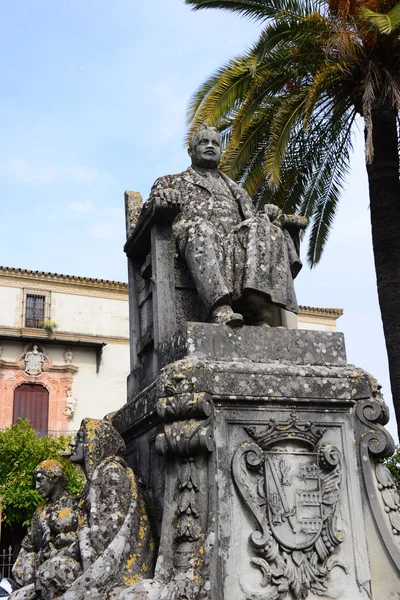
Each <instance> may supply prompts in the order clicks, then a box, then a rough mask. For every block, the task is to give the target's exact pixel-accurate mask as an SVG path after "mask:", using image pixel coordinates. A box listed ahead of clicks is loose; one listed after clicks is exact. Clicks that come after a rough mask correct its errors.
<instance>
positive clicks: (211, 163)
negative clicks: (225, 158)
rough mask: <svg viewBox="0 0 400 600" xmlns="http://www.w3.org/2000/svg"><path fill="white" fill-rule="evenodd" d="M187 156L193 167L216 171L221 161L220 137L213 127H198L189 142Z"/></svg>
mask: <svg viewBox="0 0 400 600" xmlns="http://www.w3.org/2000/svg"><path fill="white" fill-rule="evenodd" d="M188 154H189V156H190V158H191V159H192V165H193V166H194V167H202V168H203V169H216V168H217V167H218V165H219V161H220V160H221V136H220V133H219V131H218V129H216V128H215V127H210V126H209V125H206V124H204V125H200V127H198V129H196V131H195V132H194V134H193V135H192V137H191V138H190V140H189V148H188Z"/></svg>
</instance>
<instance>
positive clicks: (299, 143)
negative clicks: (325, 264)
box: [185, 0, 400, 266]
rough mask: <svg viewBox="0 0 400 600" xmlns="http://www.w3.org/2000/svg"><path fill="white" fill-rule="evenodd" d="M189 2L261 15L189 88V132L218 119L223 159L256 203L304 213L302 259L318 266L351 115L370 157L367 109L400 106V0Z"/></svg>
mask: <svg viewBox="0 0 400 600" xmlns="http://www.w3.org/2000/svg"><path fill="white" fill-rule="evenodd" d="M185 2H186V4H189V5H190V6H191V7H192V8H194V10H201V9H209V8H214V9H215V8H217V9H224V10H228V11H231V12H234V13H239V14H241V15H244V16H246V17H247V18H250V19H253V20H256V21H258V22H259V23H260V28H261V32H260V36H259V39H258V40H257V41H256V42H255V44H254V45H253V46H252V47H250V48H248V49H247V50H246V51H245V52H243V53H242V54H240V55H238V56H236V58H234V59H232V60H230V61H229V62H228V63H227V64H226V65H225V66H222V67H220V68H219V69H218V70H217V71H216V73H214V74H213V75H211V76H210V77H209V78H208V79H207V80H206V81H205V82H204V83H203V85H201V86H200V88H199V89H198V90H197V92H196V93H195V94H194V95H193V97H192V99H191V102H190V104H189V107H188V124H189V125H190V131H189V136H188V137H190V135H191V133H193V131H194V130H195V129H196V128H197V127H198V126H199V125H200V124H201V123H203V122H207V123H208V124H209V125H214V126H216V127H217V128H218V129H219V130H220V131H221V134H222V140H223V144H224V147H225V148H224V149H225V152H224V156H223V158H222V161H221V169H222V170H223V171H224V172H225V173H226V174H227V175H229V176H230V177H232V179H234V180H235V181H237V182H239V183H240V184H242V185H243V187H244V188H245V189H246V190H247V192H248V193H249V195H250V196H251V197H252V199H253V201H254V203H255V204H256V206H257V207H258V208H262V206H263V205H264V204H266V203H273V204H277V205H278V206H280V207H281V208H282V210H283V211H284V212H287V213H291V212H293V213H297V214H301V215H304V216H307V217H308V218H309V219H310V228H309V233H310V235H309V249H308V260H309V263H310V265H311V266H314V265H316V264H317V263H318V262H319V260H320V258H321V255H322V252H323V250H324V247H325V245H326V242H327V239H328V236H329V233H330V231H331V229H332V226H333V223H334V218H335V214H336V211H337V207H338V205H339V200H340V195H341V190H342V188H343V185H344V183H345V179H346V175H347V172H348V170H349V166H350V155H351V151H352V136H353V130H354V123H355V120H356V117H357V115H360V116H362V117H363V119H364V124H365V130H366V134H367V135H366V146H365V150H366V157H367V161H368V162H369V163H371V162H372V161H373V156H374V148H373V142H372V113H373V109H375V108H376V107H377V106H382V105H385V106H386V107H389V108H391V109H393V110H395V111H398V110H399V108H400V72H399V64H400V37H399V29H400V3H397V0H349V1H348V0H185ZM372 9H373V10H372ZM375 10H378V12H374V11H375Z"/></svg>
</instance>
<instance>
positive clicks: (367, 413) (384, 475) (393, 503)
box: [356, 388, 400, 569]
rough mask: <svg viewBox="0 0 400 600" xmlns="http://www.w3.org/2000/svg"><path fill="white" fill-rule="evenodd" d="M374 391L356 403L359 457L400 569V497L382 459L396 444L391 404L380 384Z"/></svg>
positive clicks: (372, 503) (381, 527)
mask: <svg viewBox="0 0 400 600" xmlns="http://www.w3.org/2000/svg"><path fill="white" fill-rule="evenodd" d="M373 393H374V397H372V398H369V399H367V400H364V401H362V402H358V403H357V408H356V415H357V418H358V421H359V435H358V438H359V460H360V465H361V470H362V474H363V478H364V483H365V490H366V494H367V497H368V500H369V503H370V506H371V510H372V513H373V515H374V519H375V523H376V526H377V528H378V531H379V533H380V535H381V537H382V540H383V542H384V544H385V546H386V549H387V551H388V552H389V554H390V556H391V558H392V560H393V562H394V563H395V565H396V566H397V568H398V569H400V537H399V536H400V498H399V495H398V493H397V491H396V487H395V484H394V482H393V479H392V477H391V475H390V473H389V471H388V469H387V468H386V467H385V466H384V464H383V463H382V459H384V458H387V457H389V456H391V455H392V454H393V452H394V450H395V444H394V441H393V439H392V437H391V435H390V434H389V433H388V432H387V431H386V429H385V428H384V425H386V423H387V422H388V420H389V410H388V407H387V406H386V404H385V402H384V401H383V398H382V397H381V395H380V393H379V388H377V389H376V390H373ZM377 490H379V492H380V494H379V493H377Z"/></svg>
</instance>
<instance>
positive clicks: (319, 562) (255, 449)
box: [232, 414, 346, 600]
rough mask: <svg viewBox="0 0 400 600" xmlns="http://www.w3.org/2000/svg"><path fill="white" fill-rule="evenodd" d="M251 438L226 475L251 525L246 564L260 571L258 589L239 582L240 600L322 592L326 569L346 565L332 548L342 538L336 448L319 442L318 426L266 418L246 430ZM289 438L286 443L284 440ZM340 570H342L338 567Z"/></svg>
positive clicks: (268, 599)
mask: <svg viewBox="0 0 400 600" xmlns="http://www.w3.org/2000/svg"><path fill="white" fill-rule="evenodd" d="M245 430H246V431H247V433H248V434H249V436H250V437H251V438H252V439H253V442H245V443H244V444H241V445H240V446H239V447H238V448H237V450H236V452H235V455H234V457H233V461H232V472H233V479H234V482H235V484H236V487H237V489H238V492H239V495H240V497H241V498H242V500H243V501H244V503H245V506H246V507H247V508H248V509H249V510H250V511H251V512H252V514H253V516H254V518H255V520H256V522H257V529H256V530H255V531H254V532H253V533H252V534H251V536H250V543H251V546H252V548H253V550H254V552H255V554H256V556H255V557H254V558H252V559H251V562H252V563H253V564H254V565H255V566H256V567H258V568H259V569H260V570H261V572H262V581H261V589H260V590H253V589H252V590H250V589H247V587H246V586H245V585H244V584H243V585H242V591H243V593H244V597H245V598H246V599H249V600H250V599H251V598H255V597H257V598H258V599H259V600H275V599H279V600H283V599H284V598H286V597H287V595H288V594H289V595H290V594H291V597H292V598H295V599H296V600H297V599H300V598H307V597H308V595H309V593H315V594H317V595H324V596H327V597H329V596H330V591H329V587H328V579H329V573H330V571H331V570H332V569H333V567H335V566H340V567H342V568H343V569H345V567H344V565H343V563H342V562H341V560H340V558H339V557H338V555H337V553H336V552H335V550H336V548H337V547H338V545H339V544H340V543H341V542H342V541H343V535H342V533H341V532H340V531H338V529H337V509H338V504H339V497H340V489H341V483H342V460H341V454H340V452H339V450H338V449H337V448H336V447H335V446H332V445H330V444H321V442H320V440H321V438H322V436H323V434H324V433H325V429H323V428H321V427H318V426H317V425H315V424H313V423H311V422H300V421H298V419H297V418H296V416H295V415H294V414H293V415H291V417H290V419H289V420H287V421H282V422H279V421H276V420H274V419H271V420H270V422H269V423H268V424H267V426H264V427H246V428H245ZM288 442H290V445H287V443H288ZM345 570H346V569H345Z"/></svg>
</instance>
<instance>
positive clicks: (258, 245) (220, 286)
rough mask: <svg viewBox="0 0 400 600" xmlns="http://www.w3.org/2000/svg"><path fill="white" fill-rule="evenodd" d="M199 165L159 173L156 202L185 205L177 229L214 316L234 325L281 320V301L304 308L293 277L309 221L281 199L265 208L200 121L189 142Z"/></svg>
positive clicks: (293, 307) (216, 137)
mask: <svg viewBox="0 0 400 600" xmlns="http://www.w3.org/2000/svg"><path fill="white" fill-rule="evenodd" d="M188 153H189V155H190V157H191V161H192V165H191V166H190V167H189V168H188V169H187V170H186V171H184V172H183V173H179V174H176V175H167V176H164V177H160V178H159V179H157V181H156V182H155V183H154V185H153V187H152V189H151V193H150V198H149V201H152V200H153V199H156V198H157V199H161V200H162V201H163V202H167V203H170V204H179V205H180V207H181V210H180V213H179V214H178V216H177V217H176V218H175V220H174V222H173V225H172V228H173V232H174V236H175V240H176V243H177V246H178V249H179V252H180V255H181V257H182V258H183V259H184V261H185V262H186V264H187V266H188V269H189V272H190V274H191V277H192V279H193V282H194V284H195V286H196V289H197V291H198V293H199V296H200V297H201V299H202V301H203V302H204V304H205V306H206V308H207V311H208V315H209V320H210V321H211V322H213V323H226V324H227V325H230V326H231V327H237V326H240V325H243V323H245V324H248V325H259V324H267V325H279V324H280V319H279V318H278V319H277V318H276V315H277V313H278V314H279V312H280V311H279V308H284V309H286V310H287V311H291V312H294V313H297V310H298V306H297V301H296V296H295V292H294V286H293V279H294V278H295V277H296V276H297V274H298V273H299V271H300V269H301V267H302V264H301V261H300V258H299V231H300V230H301V229H304V228H305V227H306V225H307V220H306V219H305V218H303V217H298V216H295V215H290V216H289V215H283V214H282V212H281V210H280V209H279V208H278V207H277V206H275V205H271V204H270V205H267V206H266V209H265V212H264V213H259V212H258V211H257V210H256V209H255V207H254V205H253V204H252V201H251V199H250V197H249V196H248V194H247V193H246V191H245V190H244V189H243V188H241V187H240V186H239V185H237V184H236V183H235V182H234V181H232V180H231V179H229V177H227V176H226V175H225V174H224V173H222V172H220V171H219V170H218V164H219V161H220V158H221V139H220V135H219V133H218V131H217V129H215V128H213V127H208V126H206V125H203V126H201V127H200V128H199V129H198V130H197V131H196V132H195V133H194V135H193V137H192V138H191V140H190V142H189V148H188Z"/></svg>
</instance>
